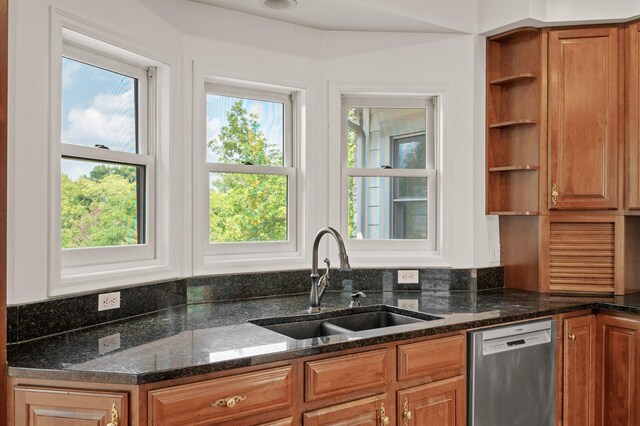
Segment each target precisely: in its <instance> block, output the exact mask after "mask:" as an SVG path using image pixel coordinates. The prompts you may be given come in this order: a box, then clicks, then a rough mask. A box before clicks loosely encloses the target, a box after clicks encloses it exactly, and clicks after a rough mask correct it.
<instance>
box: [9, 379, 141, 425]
mask: <svg viewBox="0 0 640 426" xmlns="http://www.w3.org/2000/svg"><path fill="white" fill-rule="evenodd" d="M14 398H15V425H16V426H27V425H74V426H104V425H107V426H109V425H112V426H127V425H128V424H129V422H128V418H129V414H128V398H127V394H126V393H109V392H92V391H77V390H64V389H53V388H36V387H26V386H25V387H23V386H17V387H15V388H14Z"/></svg>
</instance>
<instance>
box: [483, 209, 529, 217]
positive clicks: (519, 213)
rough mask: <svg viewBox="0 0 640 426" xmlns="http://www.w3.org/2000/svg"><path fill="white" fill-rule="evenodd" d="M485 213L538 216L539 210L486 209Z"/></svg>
mask: <svg viewBox="0 0 640 426" xmlns="http://www.w3.org/2000/svg"><path fill="white" fill-rule="evenodd" d="M487 214H490V215H498V216H538V215H539V214H540V212H539V211H530V210H526V211H521V212H515V211H488V212H487Z"/></svg>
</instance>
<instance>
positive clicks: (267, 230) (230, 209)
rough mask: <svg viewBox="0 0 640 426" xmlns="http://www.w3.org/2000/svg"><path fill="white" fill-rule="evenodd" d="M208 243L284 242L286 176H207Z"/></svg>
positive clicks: (211, 174) (233, 174)
mask: <svg viewBox="0 0 640 426" xmlns="http://www.w3.org/2000/svg"><path fill="white" fill-rule="evenodd" d="M209 181H210V215H209V241H210V242H212V243H232V242H249V241H250V242H260V241H286V240H287V176H279V175H264V174H245V173H210V176H209Z"/></svg>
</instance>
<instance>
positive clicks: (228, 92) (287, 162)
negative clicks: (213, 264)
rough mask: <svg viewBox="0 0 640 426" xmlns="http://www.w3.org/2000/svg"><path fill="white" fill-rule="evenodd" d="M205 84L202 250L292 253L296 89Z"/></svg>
mask: <svg viewBox="0 0 640 426" xmlns="http://www.w3.org/2000/svg"><path fill="white" fill-rule="evenodd" d="M205 89H206V90H205V92H206V101H205V103H206V108H205V114H206V132H205V134H206V141H205V142H206V148H207V153H206V159H207V162H206V169H207V171H208V185H207V187H208V200H209V203H208V204H209V212H208V213H209V214H208V227H209V236H208V239H207V242H208V249H207V253H209V254H247V253H268V252H270V251H271V252H272V251H278V250H279V251H295V249H296V229H297V228H296V222H297V218H296V208H295V206H296V168H295V166H294V161H293V158H294V157H295V155H294V154H295V153H294V149H293V143H292V134H293V117H292V116H293V113H292V109H293V108H292V105H293V101H292V98H293V97H294V94H293V93H291V92H288V93H286V92H271V91H268V90H261V89H253V88H247V87H231V86H226V85H220V84H211V83H208V84H206V85H205Z"/></svg>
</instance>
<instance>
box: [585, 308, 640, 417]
mask: <svg viewBox="0 0 640 426" xmlns="http://www.w3.org/2000/svg"><path fill="white" fill-rule="evenodd" d="M597 323H598V325H597V328H598V332H597V347H598V353H597V362H596V365H597V382H598V384H599V386H598V392H597V398H598V402H597V404H596V407H597V422H596V424H597V425H598V426H631V425H636V426H639V425H640V375H639V374H640V320H639V319H635V318H625V317H619V316H614V315H609V314H598V320H597Z"/></svg>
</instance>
